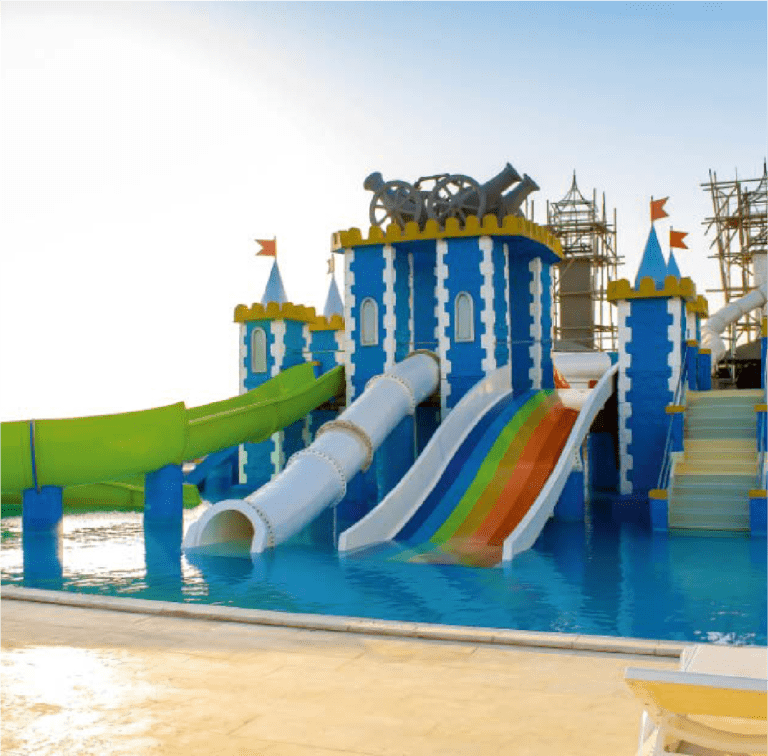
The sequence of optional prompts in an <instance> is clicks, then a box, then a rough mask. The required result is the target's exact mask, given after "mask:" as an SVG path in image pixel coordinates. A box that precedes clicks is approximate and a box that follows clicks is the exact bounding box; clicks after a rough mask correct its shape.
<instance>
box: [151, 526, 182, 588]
mask: <svg viewBox="0 0 768 756" xmlns="http://www.w3.org/2000/svg"><path fill="white" fill-rule="evenodd" d="M182 536H183V526H182V522H181V520H178V521H176V522H174V521H168V522H163V521H158V522H155V521H153V520H152V519H151V518H150V519H147V518H146V517H145V518H144V563H145V567H146V581H147V587H148V588H149V589H151V590H153V591H159V592H162V594H163V596H162V598H163V599H164V600H166V601H177V600H178V599H179V597H180V596H181V584H182V571H181V539H182Z"/></svg>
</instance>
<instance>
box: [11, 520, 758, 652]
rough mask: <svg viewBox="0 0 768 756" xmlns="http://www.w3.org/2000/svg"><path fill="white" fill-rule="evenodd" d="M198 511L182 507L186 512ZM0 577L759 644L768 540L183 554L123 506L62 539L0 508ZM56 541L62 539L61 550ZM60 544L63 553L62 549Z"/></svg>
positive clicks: (603, 524) (243, 547)
mask: <svg viewBox="0 0 768 756" xmlns="http://www.w3.org/2000/svg"><path fill="white" fill-rule="evenodd" d="M199 514H200V512H193V513H185V518H187V520H190V519H192V518H193V517H194V516H199ZM2 526H3V542H4V547H3V550H2V552H0V562H1V564H0V566H1V567H2V579H3V581H4V582H6V583H11V584H13V583H15V584H21V585H29V586H33V587H45V588H51V587H55V588H60V589H63V590H73V591H85V592H99V593H104V594H108V595H118V596H128V595H130V596H134V597H143V598H152V599H163V600H170V601H186V602H205V603H215V604H222V605H232V606H241V607H247V608H258V609H269V610H276V611H290V612H302V613H303V612H309V613H323V614H335V615H346V616H362V617H375V618H381V619H393V620H403V621H415V622H434V623H444V624H456V625H474V626H485V627H511V628H518V629H523V630H542V631H561V632H572V633H590V634H598V635H627V636H634V637H645V638H667V639H677V640H690V641H695V640H721V641H726V642H730V643H765V642H766V590H765V589H766V541H765V539H764V538H763V539H750V538H745V537H720V538H715V537H709V538H706V537H701V536H692V537H685V536H680V535H672V536H668V535H665V534H658V533H652V532H651V531H650V529H649V528H648V527H645V526H643V525H642V524H638V523H633V522H622V523H620V524H616V523H612V522H610V521H609V520H605V519H600V518H594V519H589V520H588V521H587V522H586V524H578V523H561V522H557V521H555V520H551V521H550V522H549V523H548V524H547V526H546V527H545V529H544V531H543V532H542V534H541V536H540V538H539V539H538V541H537V542H536V544H535V547H534V548H533V549H531V550H529V551H527V552H524V553H523V554H520V555H518V556H517V557H516V558H515V559H514V561H513V562H512V563H510V564H505V565H503V566H500V567H496V568H478V567H471V566H466V565H460V564H440V563H418V562H413V561H409V558H410V556H412V553H411V551H409V550H408V548H407V547H404V546H400V545H398V544H394V543H388V544H380V545H378V546H376V547H373V548H370V549H366V550H363V551H360V552H355V553H348V554H344V555H339V554H337V553H336V552H335V551H334V550H333V549H332V547H331V546H330V545H328V543H327V539H326V543H325V545H313V544H312V538H311V537H309V536H311V533H309V535H308V536H307V537H306V538H303V539H295V540H294V541H293V542H292V543H289V544H285V545H283V546H281V547H279V548H278V549H276V550H274V551H271V552H267V553H265V554H261V555H254V556H253V557H251V555H250V553H249V547H250V543H246V542H243V543H241V544H228V545H226V546H222V545H216V546H211V547H209V548H206V549H201V550H196V551H195V552H187V553H182V551H181V535H182V533H181V529H180V527H179V526H178V525H176V526H160V525H153V524H149V527H146V528H145V527H144V526H143V523H142V520H141V517H140V516H136V515H133V514H119V513H110V514H101V515H99V516H94V515H76V516H68V517H67V518H65V521H64V533H63V541H62V540H60V539H57V538H54V537H52V536H50V535H49V536H48V537H45V536H38V537H34V538H33V537H26V538H24V539H22V537H21V522H20V518H16V521H12V520H10V519H4V520H3V521H2ZM62 543H63V547H62ZM62 550H63V559H62Z"/></svg>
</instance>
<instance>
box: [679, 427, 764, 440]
mask: <svg viewBox="0 0 768 756" xmlns="http://www.w3.org/2000/svg"><path fill="white" fill-rule="evenodd" d="M756 435H757V431H756V430H755V428H754V427H753V428H745V427H739V426H736V427H728V426H725V427H723V426H720V425H701V426H698V427H696V428H688V427H687V428H686V429H685V436H684V438H685V439H686V440H687V439H689V438H690V439H697V438H708V439H712V440H717V439H727V438H745V439H749V438H755V436H756Z"/></svg>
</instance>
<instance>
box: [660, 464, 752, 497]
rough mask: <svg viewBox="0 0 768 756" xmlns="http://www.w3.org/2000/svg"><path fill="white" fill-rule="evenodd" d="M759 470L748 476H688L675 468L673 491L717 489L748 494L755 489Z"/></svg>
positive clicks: (709, 490)
mask: <svg viewBox="0 0 768 756" xmlns="http://www.w3.org/2000/svg"><path fill="white" fill-rule="evenodd" d="M756 476H757V470H752V472H751V473H747V474H742V475H739V474H736V475H728V474H725V475H723V474H713V475H701V474H698V475H697V474H687V473H680V472H678V469H677V467H676V468H675V477H674V479H673V480H672V490H674V491H692V492H698V491H704V492H711V491H714V490H715V489H717V490H721V491H738V492H741V493H744V492H748V491H749V490H750V489H752V488H754V487H755V484H756V480H757V478H756Z"/></svg>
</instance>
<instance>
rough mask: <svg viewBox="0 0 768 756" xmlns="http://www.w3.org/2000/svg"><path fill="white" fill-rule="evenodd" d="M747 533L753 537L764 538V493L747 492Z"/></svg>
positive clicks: (759, 491) (756, 490)
mask: <svg viewBox="0 0 768 756" xmlns="http://www.w3.org/2000/svg"><path fill="white" fill-rule="evenodd" d="M749 532H750V533H751V535H753V536H763V537H765V536H766V492H765V490H764V489H755V490H753V491H750V492H749Z"/></svg>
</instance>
